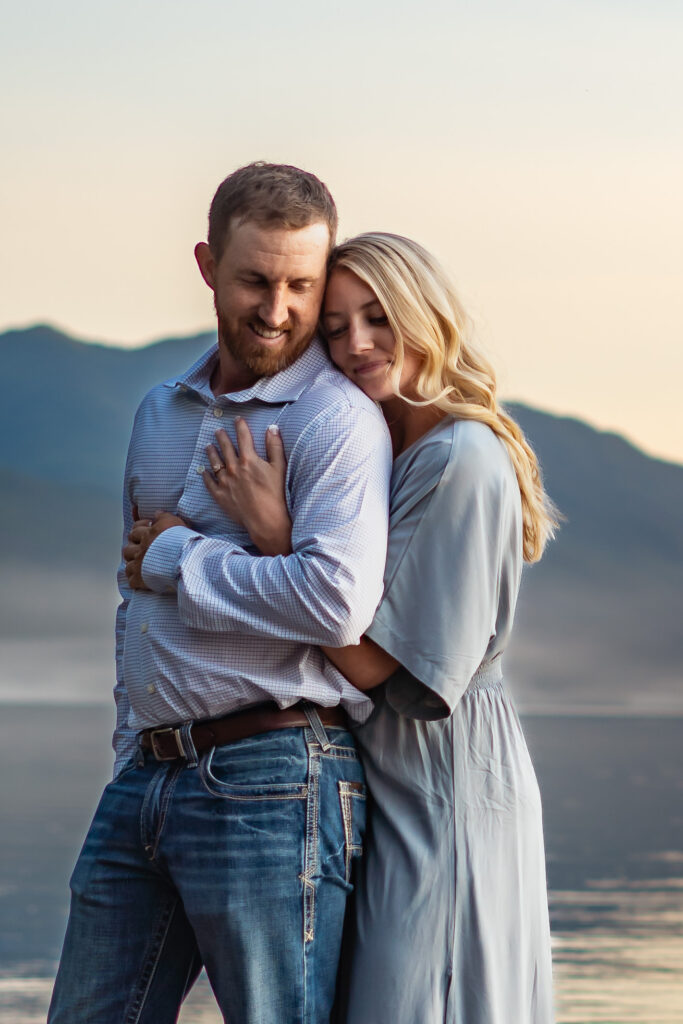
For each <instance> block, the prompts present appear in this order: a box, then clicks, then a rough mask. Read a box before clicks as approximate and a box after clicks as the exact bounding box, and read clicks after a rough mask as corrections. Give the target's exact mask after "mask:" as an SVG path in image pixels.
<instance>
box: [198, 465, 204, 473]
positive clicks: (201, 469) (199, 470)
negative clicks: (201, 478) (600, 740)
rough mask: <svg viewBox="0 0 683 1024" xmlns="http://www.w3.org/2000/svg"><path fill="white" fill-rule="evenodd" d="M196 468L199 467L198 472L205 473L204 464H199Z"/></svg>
mask: <svg viewBox="0 0 683 1024" xmlns="http://www.w3.org/2000/svg"><path fill="white" fill-rule="evenodd" d="M196 469H197V472H198V473H203V472H204V467H203V466H197V467H196Z"/></svg>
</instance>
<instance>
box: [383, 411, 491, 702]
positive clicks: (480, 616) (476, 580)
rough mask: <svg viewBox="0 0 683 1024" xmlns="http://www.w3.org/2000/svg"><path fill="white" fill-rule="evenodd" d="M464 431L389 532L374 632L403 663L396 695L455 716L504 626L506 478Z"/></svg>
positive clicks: (390, 695)
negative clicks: (500, 622) (499, 617)
mask: <svg viewBox="0 0 683 1024" xmlns="http://www.w3.org/2000/svg"><path fill="white" fill-rule="evenodd" d="M489 469H490V467H489V466H488V465H487V464H486V462H485V461H482V459H481V458H480V453H478V452H477V451H476V450H469V449H468V447H467V446H466V445H465V446H462V445H461V444H460V435H459V434H458V432H457V431H455V432H454V435H453V440H452V448H451V451H450V454H449V456H448V458H447V460H446V461H445V465H444V466H443V469H442V472H440V473H436V474H432V480H431V486H430V487H429V489H428V490H426V491H425V492H424V493H422V495H421V497H420V498H419V500H418V501H417V502H416V503H415V504H414V505H413V506H412V508H411V509H410V510H409V513H408V515H407V517H406V519H404V520H403V521H401V522H400V523H399V524H397V526H396V528H392V531H391V534H390V537H389V551H388V557H387V571H386V582H385V592H384V597H383V599H382V603H381V604H380V606H379V608H378V610H377V614H376V615H375V618H374V620H373V622H372V625H371V626H370V628H369V630H368V632H367V635H368V636H369V637H370V638H371V639H372V640H374V641H375V643H377V644H379V646H380V647H382V648H383V649H384V650H386V651H387V652H388V653H389V654H391V655H393V657H394V658H396V659H397V661H399V662H400V663H401V667H400V668H399V669H398V670H397V671H396V672H395V673H394V675H393V676H391V677H390V679H389V681H388V682H387V687H386V696H387V700H388V702H389V703H390V704H391V705H392V707H393V708H394V709H395V710H396V711H398V712H399V713H401V714H403V715H406V716H407V717H411V718H419V719H438V718H445V717H447V716H448V715H449V714H450V713H451V712H452V711H453V709H454V708H455V706H456V704H457V703H458V701H459V699H460V697H461V696H462V694H463V692H464V690H465V689H466V687H467V685H468V684H469V681H470V679H471V678H472V676H473V675H474V673H475V672H476V670H477V668H478V667H479V665H480V664H481V661H482V659H483V658H484V655H485V653H486V650H487V647H488V646H489V642H490V640H491V637H492V635H493V634H494V631H495V623H496V609H497V604H498V588H499V566H500V551H501V530H502V529H503V521H504V519H505V506H506V501H507V500H508V499H507V498H506V494H505V491H506V485H505V486H501V479H500V474H499V473H498V472H497V468H496V466H495V465H494V466H493V467H491V471H489Z"/></svg>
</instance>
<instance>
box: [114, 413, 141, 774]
mask: <svg viewBox="0 0 683 1024" xmlns="http://www.w3.org/2000/svg"><path fill="white" fill-rule="evenodd" d="M133 432H135V427H133ZM132 449H133V439H131V443H130V446H129V450H128V451H129V455H128V459H127V460H126V470H125V473H124V481H123V544H125V543H126V541H127V540H128V534H129V533H130V531H131V528H132V526H133V507H132V499H131V497H130V493H129V479H130V473H129V469H130V452H131V450H132ZM116 578H117V582H118V586H119V593H120V594H121V603H120V604H119V606H118V608H117V609H116V626H115V631H114V633H115V641H116V684H115V686H114V701H115V704H116V727H115V729H114V736H113V739H112V746H113V748H114V778H116V776H117V775H118V774H119V772H120V771H121V769H122V768H123V766H124V765H125V764H126V762H127V761H128V760H129V758H130V757H131V756H132V755H133V753H134V751H135V744H136V739H135V732H134V730H133V729H131V728H130V727H129V725H128V715H129V713H130V700H129V698H128V692H127V690H126V683H125V679H124V674H123V645H124V638H125V635H126V614H127V611H128V602H129V600H130V595H131V589H130V586H129V585H128V577H127V576H126V564H125V562H124V561H123V559H122V560H121V563H120V565H119V570H118V573H117V577H116Z"/></svg>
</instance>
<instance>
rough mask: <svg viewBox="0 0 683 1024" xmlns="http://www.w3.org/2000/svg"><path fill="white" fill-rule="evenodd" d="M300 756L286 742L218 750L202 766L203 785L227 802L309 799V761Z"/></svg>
mask: <svg viewBox="0 0 683 1024" xmlns="http://www.w3.org/2000/svg"><path fill="white" fill-rule="evenodd" d="M259 746H260V747H261V749H260V750H259ZM297 754H298V752H296V751H293V750H292V749H290V748H289V747H288V745H287V744H286V743H283V744H282V745H281V747H280V748H279V749H278V747H277V745H276V744H271V743H267V742H264V743H262V744H260V745H259V744H258V743H254V742H250V741H248V740H247V741H240V743H236V744H231V745H228V746H225V747H214V748H213V750H210V751H209V753H208V754H206V755H205V756H204V757H203V758H202V760H201V763H200V768H199V771H200V778H201V781H202V785H203V786H204V789H205V790H207V791H208V792H209V793H210V794H211V795H212V796H219V797H223V798H224V799H227V800H305V799H306V796H307V793H308V786H307V778H306V768H307V758H306V755H305V753H304V754H303V756H297Z"/></svg>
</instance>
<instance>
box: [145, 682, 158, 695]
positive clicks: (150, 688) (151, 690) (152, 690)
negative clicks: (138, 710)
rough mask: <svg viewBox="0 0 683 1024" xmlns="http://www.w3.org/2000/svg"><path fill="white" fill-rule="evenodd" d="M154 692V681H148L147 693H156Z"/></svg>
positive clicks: (155, 689)
mask: <svg viewBox="0 0 683 1024" xmlns="http://www.w3.org/2000/svg"><path fill="white" fill-rule="evenodd" d="M156 692H157V688H156V686H155V685H154V683H150V684H149V686H148V687H147V693H156Z"/></svg>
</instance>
